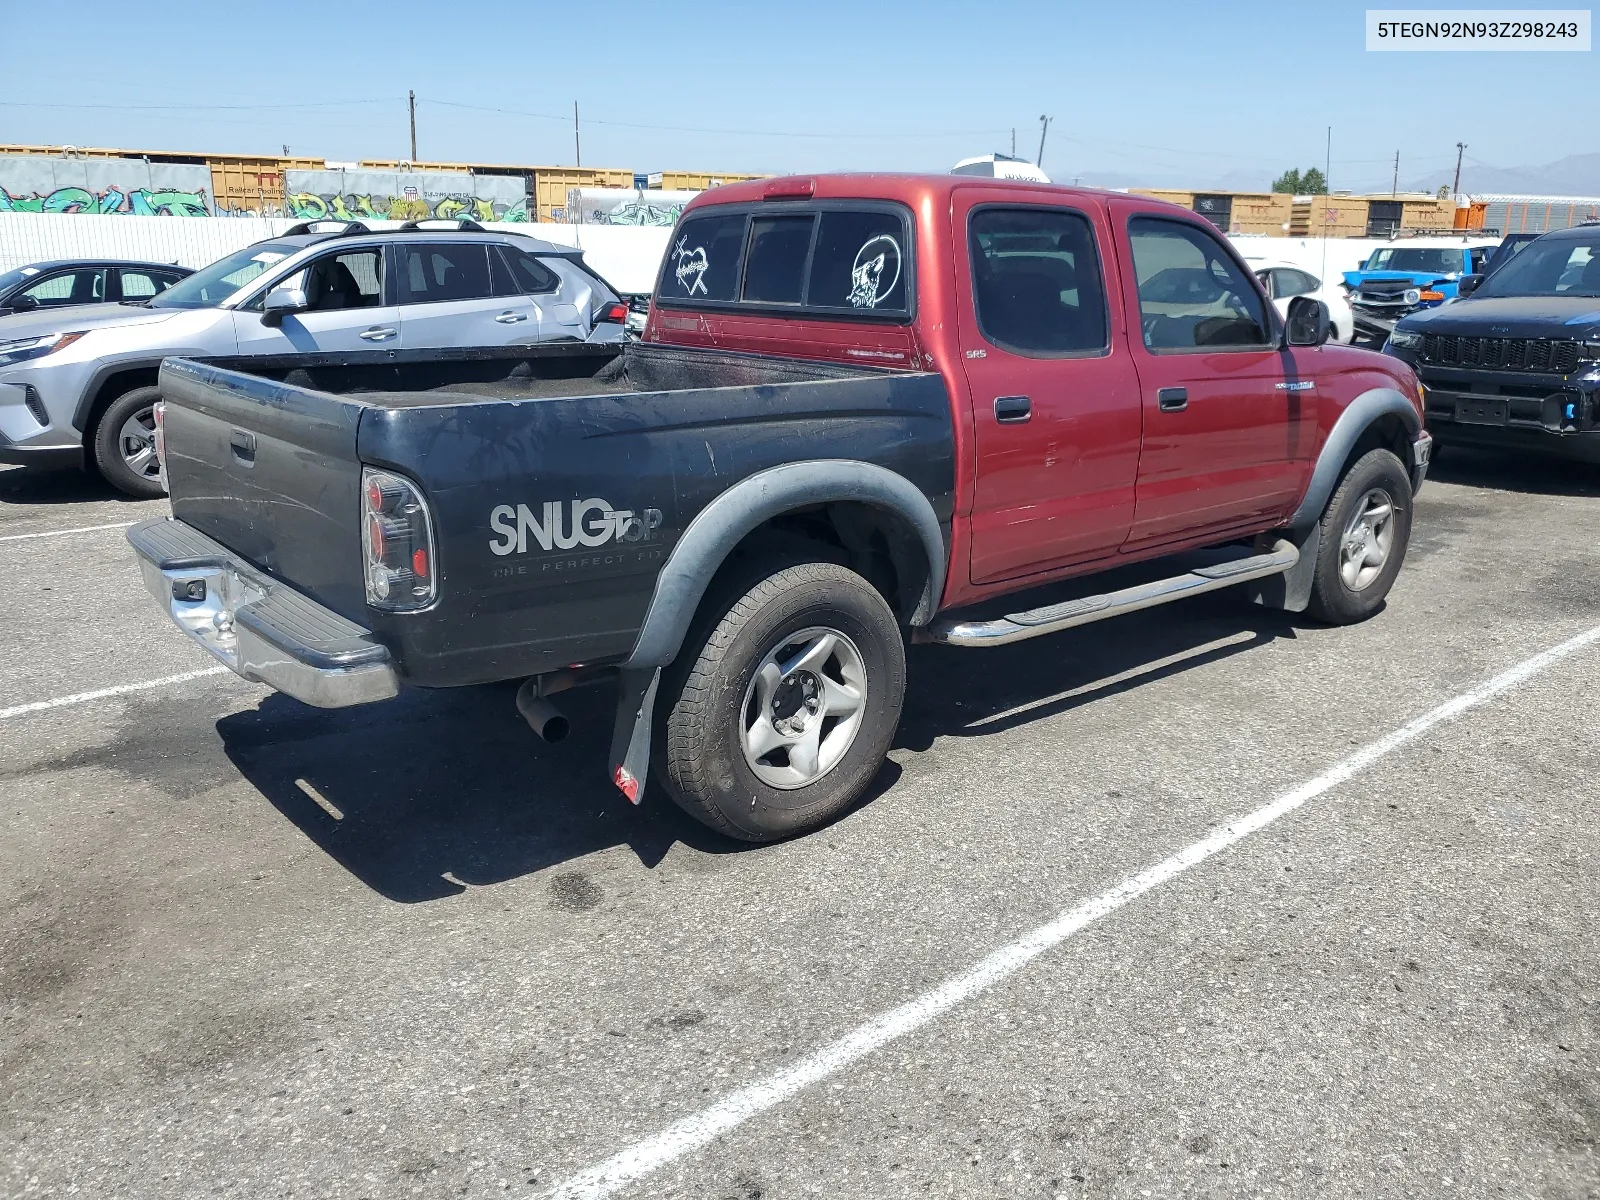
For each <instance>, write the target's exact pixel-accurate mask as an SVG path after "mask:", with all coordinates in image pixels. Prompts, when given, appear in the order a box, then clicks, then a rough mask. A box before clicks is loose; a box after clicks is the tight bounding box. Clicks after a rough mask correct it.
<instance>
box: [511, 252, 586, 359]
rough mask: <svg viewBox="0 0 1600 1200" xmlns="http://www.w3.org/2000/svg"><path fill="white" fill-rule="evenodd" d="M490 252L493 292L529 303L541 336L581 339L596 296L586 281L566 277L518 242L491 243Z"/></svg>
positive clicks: (557, 338)
mask: <svg viewBox="0 0 1600 1200" xmlns="http://www.w3.org/2000/svg"><path fill="white" fill-rule="evenodd" d="M489 255H490V257H489V276H490V283H491V285H492V287H493V290H494V294H495V295H496V296H514V297H520V298H521V299H522V300H523V301H524V302H525V303H526V304H527V305H528V310H529V313H530V315H531V319H532V320H533V322H534V323H535V324H536V325H537V326H538V333H539V339H538V340H540V341H546V342H550V341H562V340H565V339H572V338H576V339H578V340H579V341H582V340H583V339H584V338H586V337H587V336H588V335H589V324H588V321H587V320H586V319H585V314H586V313H588V312H589V311H590V310H592V309H593V307H594V301H595V296H594V293H593V292H592V291H591V290H590V289H589V288H588V287H587V286H586V285H584V284H582V283H579V282H577V281H575V280H573V279H571V278H563V277H562V276H561V275H559V274H557V273H556V271H555V269H554V268H553V267H551V266H550V265H549V264H547V263H545V262H544V261H543V260H542V259H541V258H539V256H538V255H536V254H530V253H529V252H528V251H526V250H523V249H520V248H518V247H516V246H507V245H501V246H496V247H491V248H490V251H489ZM569 274H570V273H569Z"/></svg>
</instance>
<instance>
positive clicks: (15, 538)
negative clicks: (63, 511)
mask: <svg viewBox="0 0 1600 1200" xmlns="http://www.w3.org/2000/svg"><path fill="white" fill-rule="evenodd" d="M138 523H139V522H137V521H113V522H112V523H111V524H110V525H76V526H74V527H73V528H71V529H47V530H45V531H44V532H43V533H8V534H6V535H5V536H3V537H0V542H26V541H29V540H30V539H32V538H47V537H62V536H64V535H66V534H69V533H94V532H95V531H96V530H98V529H126V528H128V526H130V525H137V524H138Z"/></svg>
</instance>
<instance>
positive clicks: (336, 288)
mask: <svg viewBox="0 0 1600 1200" xmlns="http://www.w3.org/2000/svg"><path fill="white" fill-rule="evenodd" d="M273 286H274V287H298V288H301V289H302V290H304V292H305V294H306V301H307V304H308V306H309V307H307V308H306V309H304V310H303V311H301V312H296V313H289V314H288V315H286V316H285V317H284V318H283V321H282V323H281V324H277V325H268V324H266V323H265V322H264V321H263V320H262V319H261V317H262V314H261V301H262V300H263V299H264V298H265V294H263V295H262V296H257V297H255V298H254V299H253V300H251V302H250V303H249V304H247V305H245V306H244V307H242V308H239V309H235V310H234V314H233V323H234V332H235V334H236V335H237V337H238V339H239V353H240V354H297V353H310V352H312V351H319V350H321V351H327V350H336V351H341V352H346V351H351V350H381V349H384V348H385V347H387V348H389V349H394V348H395V347H396V346H398V345H399V344H400V312H399V310H398V309H397V308H395V306H394V305H393V304H385V303H384V299H385V295H384V255H383V251H382V250H381V249H364V250H345V251H342V252H341V251H334V252H332V253H329V254H324V255H322V256H321V257H320V258H316V259H313V260H312V261H311V262H310V263H309V264H307V265H306V267H305V268H304V269H303V270H300V271H297V272H295V273H294V274H293V275H290V276H289V277H287V278H285V279H280V280H278V281H277V282H276V283H275V284H274V285H273Z"/></svg>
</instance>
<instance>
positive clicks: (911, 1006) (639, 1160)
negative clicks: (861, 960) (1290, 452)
mask: <svg viewBox="0 0 1600 1200" xmlns="http://www.w3.org/2000/svg"><path fill="white" fill-rule="evenodd" d="M1596 640H1600V626H1596V627H1595V628H1593V629H1589V630H1587V631H1585V632H1584V633H1580V634H1578V635H1577V636H1576V637H1574V638H1570V639H1569V640H1567V641H1565V642H1562V643H1561V644H1560V645H1558V646H1553V647H1551V648H1550V649H1549V650H1546V651H1544V652H1543V653H1542V654H1536V655H1534V656H1533V657H1532V658H1530V659H1527V660H1526V661H1524V662H1521V663H1519V664H1517V665H1516V666H1514V667H1512V668H1510V669H1509V670H1507V671H1503V672H1501V673H1500V674H1499V675H1496V676H1494V677H1493V678H1492V679H1490V680H1488V681H1487V682H1485V683H1483V684H1480V685H1479V686H1478V687H1475V688H1473V689H1472V690H1471V691H1468V692H1463V693H1462V694H1461V695H1459V696H1457V697H1456V698H1455V699H1453V700H1448V701H1446V702H1445V703H1443V704H1441V705H1439V707H1437V708H1435V709H1432V710H1430V711H1429V712H1426V713H1424V714H1423V715H1422V716H1420V717H1418V718H1417V719H1416V720H1414V721H1412V722H1411V723H1410V724H1409V725H1405V726H1402V727H1401V728H1399V729H1397V730H1395V731H1394V732H1393V733H1390V734H1387V735H1385V736H1384V737H1381V738H1379V739H1378V740H1377V741H1375V742H1372V743H1371V744H1370V745H1367V746H1364V747H1363V748H1361V749H1360V750H1357V751H1356V752H1355V753H1354V754H1352V755H1350V757H1348V758H1346V759H1344V760H1342V761H1341V762H1338V763H1336V764H1334V765H1333V766H1332V767H1330V768H1328V770H1326V771H1324V772H1323V773H1322V774H1320V775H1318V776H1317V777H1316V778H1314V779H1309V780H1307V781H1306V782H1305V783H1302V784H1301V785H1300V786H1299V787H1297V788H1295V789H1294V790H1293V791H1291V792H1288V793H1286V794H1284V795H1282V796H1280V797H1279V798H1278V799H1276V800H1274V801H1272V803H1270V804H1267V805H1264V806H1263V807H1261V808H1258V809H1256V810H1255V811H1254V812H1252V813H1250V814H1248V815H1246V816H1243V817H1239V818H1237V819H1236V820H1234V821H1232V822H1230V823H1228V824H1227V825H1224V826H1223V827H1222V828H1221V829H1219V830H1217V832H1215V833H1213V834H1211V835H1210V836H1209V837H1205V838H1201V839H1200V840H1199V841H1198V842H1195V843H1193V844H1192V845H1189V846H1185V847H1184V848H1183V849H1182V850H1179V851H1178V852H1177V853H1176V854H1174V855H1173V856H1172V857H1171V858H1167V859H1164V860H1163V861H1161V862H1158V863H1156V864H1155V865H1154V866H1152V867H1148V868H1146V869H1145V870H1143V871H1141V872H1140V873H1139V874H1137V875H1134V876H1132V877H1131V878H1129V879H1125V880H1123V882H1121V883H1119V884H1118V885H1117V886H1116V887H1114V888H1111V889H1110V890H1108V891H1104V892H1101V893H1100V894H1099V895H1098V896H1095V897H1093V898H1091V899H1089V900H1085V901H1084V902H1083V903H1081V904H1078V905H1076V906H1074V907H1072V908H1069V909H1066V910H1064V911H1062V912H1061V913H1060V914H1059V915H1058V916H1056V917H1055V919H1054V920H1052V921H1049V922H1047V923H1046V924H1044V925H1040V926H1038V927H1037V928H1035V929H1030V930H1029V931H1028V932H1027V933H1024V934H1023V935H1022V936H1021V937H1019V938H1017V939H1016V940H1015V941H1012V942H1009V943H1007V944H1006V945H1004V946H1002V947H1000V948H999V949H998V950H996V951H994V952H993V953H992V954H990V955H989V956H988V957H987V958H985V959H983V960H982V961H980V962H979V963H977V964H976V965H975V966H973V967H971V968H969V969H968V970H966V971H964V972H963V973H962V974H960V975H956V976H952V977H951V978H949V979H947V980H945V982H943V983H941V984H940V985H939V986H938V987H935V988H933V989H932V990H931V991H927V992H924V993H923V994H922V995H920V996H917V997H916V998H915V999H912V1000H909V1001H907V1002H906V1003H904V1004H902V1005H900V1006H899V1007H898V1008H893V1009H890V1010H889V1011H888V1012H885V1013H880V1014H879V1015H878V1016H876V1017H873V1018H872V1019H871V1020H869V1021H867V1022H865V1023H864V1024H861V1025H858V1026H857V1027H856V1028H854V1029H852V1030H851V1031H850V1032H849V1033H846V1034H845V1035H844V1036H843V1037H841V1038H838V1039H837V1040H835V1041H832V1042H829V1043H828V1044H827V1045H825V1046H823V1047H821V1048H820V1049H818V1050H814V1051H812V1052H811V1053H810V1054H808V1055H806V1056H805V1057H804V1058H802V1059H800V1060H799V1061H798V1062H795V1063H793V1064H791V1065H790V1066H787V1067H784V1068H783V1069H781V1070H779V1071H775V1072H774V1073H773V1074H771V1075H769V1076H767V1077H766V1078H765V1079H761V1080H757V1081H756V1082H755V1083H751V1084H748V1085H746V1086H745V1087H743V1088H741V1089H739V1090H738V1091H736V1092H733V1093H731V1094H730V1095H728V1096H726V1097H724V1098H723V1099H722V1100H719V1101H718V1102H717V1103H715V1104H713V1105H712V1106H711V1107H710V1108H706V1109H702V1110H701V1111H700V1112H697V1113H694V1114H692V1115H690V1116H688V1117H684V1118H683V1119H682V1120H680V1121H677V1122H674V1123H673V1124H671V1125H669V1126H667V1127H666V1128H665V1129H663V1130H662V1131H661V1132H659V1133H657V1134H654V1135H653V1136H651V1137H648V1138H645V1139H644V1140H643V1141H640V1142H636V1143H634V1144H633V1145H632V1146H629V1147H628V1148H627V1149H625V1150H623V1151H621V1152H620V1153H618V1154H615V1155H613V1156H612V1157H610V1158H608V1159H606V1160H605V1161H604V1162H601V1163H598V1164H596V1165H595V1166H592V1167H589V1168H587V1169H585V1170H583V1171H580V1172H578V1173H577V1174H576V1175H574V1176H572V1177H571V1178H570V1179H567V1180H565V1181H564V1182H562V1183H560V1184H558V1185H556V1186H555V1187H554V1188H553V1189H551V1191H549V1192H548V1193H547V1195H548V1196H549V1197H550V1200H600V1198H602V1197H606V1196H611V1195H613V1194H615V1193H616V1192H618V1191H619V1190H621V1189H622V1188H625V1187H627V1186H628V1185H629V1184H631V1183H635V1182H637V1181H638V1180H641V1179H643V1178H645V1177H646V1176H648V1175H650V1174H652V1173H653V1172H655V1171H657V1170H659V1169H661V1168H662V1167H664V1166H666V1165H667V1164H668V1163H670V1162H673V1161H674V1160H676V1159H679V1158H682V1157H683V1156H684V1155H686V1154H690V1153H692V1152H694V1151H696V1150H698V1149H700V1148H701V1147H703V1146H705V1145H707V1144H708V1143H710V1142H712V1141H713V1140H715V1139H716V1138H718V1137H720V1136H721V1135H722V1134H724V1133H727V1132H728V1131H729V1130H731V1129H734V1128H736V1127H737V1126H739V1125H742V1124H743V1123H744V1122H746V1121H748V1120H750V1118H752V1117H754V1116H758V1115H759V1114H761V1113H763V1112H765V1111H766V1110H767V1109H769V1108H772V1107H774V1106H776V1105H778V1104H781V1103H783V1101H785V1100H787V1099H789V1098H790V1097H791V1096H793V1095H795V1094H796V1093H798V1092H800V1091H803V1090H804V1089H806V1088H808V1087H810V1086H811V1085H812V1084H814V1083H817V1082H819V1081H821V1080H823V1079H826V1078H827V1077H828V1076H830V1075H834V1074H836V1073H838V1072H839V1071H842V1070H844V1069H845V1068H846V1067H848V1066H850V1065H851V1064H852V1063H854V1062H856V1061H857V1060H859V1059H862V1058H865V1057H866V1056H867V1055H869V1054H871V1053H872V1052H873V1051H875V1050H878V1049H880V1048H881V1047H883V1046H885V1045H887V1044H888V1043H890V1042H892V1041H894V1040H895V1039H896V1038H901V1037H904V1036H905V1035H906V1034H908V1033H913V1032H915V1031H916V1030H918V1029H921V1028H922V1027H923V1026H924V1025H927V1024H928V1023H929V1022H930V1021H933V1020H935V1019H936V1018H938V1017H940V1016H942V1015H943V1014H944V1013H946V1012H949V1011H950V1010H951V1009H953V1008H955V1007H956V1006H958V1005H960V1004H962V1003H965V1002H966V1001H968V1000H971V999H974V998H975V997H977V996H979V995H980V994H982V993H983V992H986V991H988V990H989V989H990V988H992V987H994V986H995V985H996V984H998V983H1000V982H1001V981H1002V980H1004V979H1006V978H1007V977H1008V976H1010V975H1012V974H1013V973H1015V972H1016V971H1018V970H1020V969H1021V968H1022V967H1024V966H1026V965H1027V964H1028V963H1029V962H1031V961H1032V960H1033V959H1035V958H1037V957H1038V956H1039V955H1041V954H1043V953H1044V952H1045V951H1047V950H1050V949H1053V948H1054V947H1056V946H1059V945H1060V944H1061V943H1062V942H1064V941H1066V940H1067V939H1068V938H1070V937H1071V936H1072V935H1073V934H1075V933H1077V932H1078V931H1079V930H1081V929H1083V928H1084V927H1086V926H1088V925H1090V924H1092V923H1094V922H1095V921H1098V920H1099V919H1100V918H1101V917H1104V916H1106V915H1107V914H1109V913H1113V912H1115V911H1116V910H1117V909H1119V908H1121V907H1122V906H1123V905H1125V904H1128V903H1129V902H1130V901H1132V900H1135V899H1137V898H1138V897H1140V896H1142V895H1144V893H1146V892H1148V891H1150V890H1151V889H1152V888H1156V887H1159V886H1160V885H1161V884H1163V883H1166V882H1167V881H1168V880H1170V879H1174V878H1176V877H1177V876H1179V875H1181V874H1183V873H1184V872H1185V871H1187V870H1188V869H1189V868H1190V867H1193V866H1197V865H1198V864H1200V863H1202V862H1204V861H1205V860H1206V859H1208V858H1210V857H1211V856H1212V855H1214V854H1218V853H1220V852H1221V851H1223V850H1226V849H1228V848H1229V847H1230V846H1232V845H1234V843H1236V842H1240V841H1243V840H1244V839H1245V838H1247V837H1249V836H1250V835H1251V834H1253V833H1259V832H1260V831H1261V830H1263V829H1265V828H1266V827H1267V826H1269V825H1271V824H1272V823H1273V822H1274V821H1276V820H1278V819H1279V818H1280V817H1283V816H1286V815H1287V814H1289V813H1291V812H1293V811H1294V810H1295V809H1297V808H1300V807H1301V806H1302V805H1304V804H1306V803H1307V802H1309V801H1311V800H1314V799H1316V798H1317V797H1318V796H1321V795H1322V794H1323V793H1325V792H1328V791H1331V790H1332V789H1333V788H1336V787H1338V786H1339V785H1340V784H1342V783H1344V782H1346V781H1347V780H1349V779H1351V778H1352V777H1354V776H1355V775H1358V774H1360V773H1361V772H1362V771H1364V770H1366V769H1367V768H1368V767H1370V766H1371V765H1372V764H1373V763H1375V762H1377V761H1378V760H1379V759H1381V758H1383V757H1384V756H1385V755H1387V754H1390V753H1392V752H1393V751H1395V750H1398V749H1399V748H1400V747H1401V746H1404V745H1405V744H1406V743H1408V742H1411V741H1413V740H1415V739H1416V738H1418V737H1421V736H1422V735H1423V734H1424V733H1426V732H1427V731H1428V730H1430V729H1432V728H1433V727H1434V726H1435V725H1438V724H1439V723H1441V722H1443V721H1448V720H1450V719H1452V718H1453V717H1457V716H1460V715H1461V714H1462V713H1464V712H1466V711H1467V710H1468V709H1471V708H1475V707H1477V706H1478V705H1480V704H1482V703H1483V702H1484V701H1486V700H1489V699H1491V698H1492V697H1494V696H1497V695H1499V694H1500V693H1501V692H1503V691H1505V690H1507V689H1508V688H1512V687H1515V686H1516V685H1517V684H1519V683H1522V682H1523V681H1525V680H1527V679H1529V678H1530V677H1532V676H1534V675H1536V674H1538V673H1539V672H1540V671H1542V670H1544V669H1545V668H1546V667H1548V666H1550V664H1552V663H1554V662H1556V661H1558V660H1560V659H1563V658H1565V657H1567V656H1568V655H1569V654H1572V653H1574V652H1575V651H1578V650H1581V649H1583V648H1584V647H1585V646H1588V645H1590V644H1591V643H1593V642H1595V641H1596Z"/></svg>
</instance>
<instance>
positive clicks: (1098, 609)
mask: <svg viewBox="0 0 1600 1200" xmlns="http://www.w3.org/2000/svg"><path fill="white" fill-rule="evenodd" d="M1299 561H1300V551H1299V550H1297V549H1296V548H1295V546H1294V544H1293V543H1292V542H1288V541H1283V540H1280V541H1279V542H1278V543H1277V544H1276V545H1274V546H1273V547H1272V549H1271V550H1269V551H1268V552H1267V553H1265V554H1253V555H1251V556H1250V557H1248V558H1236V559H1234V560H1233V561H1231V562H1224V563H1218V564H1217V565H1216V566H1212V567H1199V568H1197V569H1195V570H1193V571H1188V572H1186V573H1184V574H1182V575H1174V576H1172V578H1170V579H1157V580H1155V581H1154V582H1151V583H1141V584H1139V585H1138V586H1137V587H1130V588H1124V589H1122V591H1120V592H1107V593H1105V594H1104V595H1102V596H1084V597H1082V598H1080V599H1077V600H1068V601H1065V602H1064V603H1061V604H1051V605H1048V606H1046V607H1045V608H1035V609H1030V610H1028V611H1027V612H1018V613H1010V614H1008V615H1006V616H1004V617H999V618H996V619H995V620H993V621H960V620H943V621H935V622H934V623H933V624H932V625H930V626H928V628H927V629H926V630H925V631H923V632H922V633H921V634H920V636H918V637H917V638H916V640H917V641H919V642H935V643H938V644H940V645H944V646H1006V645H1010V644H1011V643H1012V642H1021V641H1026V640H1027V639H1028V638H1036V637H1042V636H1043V635H1045V634H1047V633H1056V632H1058V631H1060V630H1063V629H1072V628H1074V627H1075V626H1078V625H1088V624H1090V623H1091V622H1094V621H1104V620H1105V619H1106V618H1108V617H1120V616H1121V615H1122V614H1123V613H1131V612H1138V611H1139V610H1140V609H1141V608H1154V607H1155V606H1156V605H1158V604H1170V603H1171V602H1172V601H1174V600H1183V599H1186V598H1187V597H1189V596H1198V595H1201V594H1202V593H1204V592H1214V591H1216V590H1218V589H1219V588H1225V587H1232V586H1233V585H1234V584H1236V583H1248V582H1249V581H1250V580H1252V579H1265V578H1266V577H1267V576H1268V575H1281V574H1283V573H1284V572H1285V571H1288V570H1290V569H1291V568H1293V567H1294V565H1295V564H1296V563H1297V562H1299Z"/></svg>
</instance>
